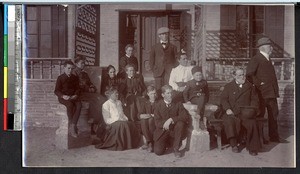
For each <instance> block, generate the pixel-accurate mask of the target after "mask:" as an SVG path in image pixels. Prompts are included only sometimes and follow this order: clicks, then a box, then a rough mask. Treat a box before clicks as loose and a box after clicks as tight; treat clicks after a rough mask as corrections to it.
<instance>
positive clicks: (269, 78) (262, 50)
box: [246, 37, 280, 142]
mask: <svg viewBox="0 0 300 174" xmlns="http://www.w3.org/2000/svg"><path fill="white" fill-rule="evenodd" d="M256 46H257V48H258V49H259V52H258V53H257V54H256V55H255V56H254V57H253V58H252V59H251V60H250V62H249V64H248V67H247V73H246V76H247V79H248V80H249V81H250V82H251V83H253V84H254V85H255V86H256V88H257V89H258V95H259V98H260V116H261V117H264V115H265V108H267V111H268V127H269V138H270V141H271V142H280V138H279V135H278V126H277V116H278V105H277V97H279V92H278V91H279V87H278V83H277V78H276V74H275V69H274V66H273V64H272V61H271V60H270V55H271V53H272V50H273V47H272V41H271V40H270V39H269V38H268V37H262V38H260V39H258V40H257V45H256Z"/></svg>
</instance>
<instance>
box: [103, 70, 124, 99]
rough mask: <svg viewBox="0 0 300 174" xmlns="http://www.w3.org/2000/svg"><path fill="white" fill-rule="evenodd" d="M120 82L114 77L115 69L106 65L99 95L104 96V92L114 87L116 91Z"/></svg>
mask: <svg viewBox="0 0 300 174" xmlns="http://www.w3.org/2000/svg"><path fill="white" fill-rule="evenodd" d="M119 82H120V80H119V79H118V78H117V76H116V68H115V67H114V66H112V65H108V66H107V68H106V70H105V73H104V74H103V76H102V81H101V94H102V95H104V96H105V91H106V90H107V89H109V88H110V87H112V86H114V87H116V88H117V89H118V85H119Z"/></svg>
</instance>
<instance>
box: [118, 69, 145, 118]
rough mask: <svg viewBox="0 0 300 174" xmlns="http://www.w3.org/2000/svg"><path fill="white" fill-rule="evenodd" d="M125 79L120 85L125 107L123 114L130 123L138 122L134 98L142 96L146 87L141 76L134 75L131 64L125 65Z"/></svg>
mask: <svg viewBox="0 0 300 174" xmlns="http://www.w3.org/2000/svg"><path fill="white" fill-rule="evenodd" d="M126 74H127V77H126V78H125V79H124V80H122V83H121V84H120V92H121V98H122V101H123V103H124V105H125V108H124V109H125V111H126V112H125V113H126V115H127V116H128V117H129V120H130V121H138V120H139V119H138V117H137V108H136V97H138V96H142V95H143V93H144V91H145V89H146V87H145V84H144V78H143V76H142V75H138V74H136V73H135V69H134V66H133V65H132V64H128V65H126Z"/></svg>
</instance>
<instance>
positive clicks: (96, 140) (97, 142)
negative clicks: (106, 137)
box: [92, 138, 103, 145]
mask: <svg viewBox="0 0 300 174" xmlns="http://www.w3.org/2000/svg"><path fill="white" fill-rule="evenodd" d="M97 144H103V141H102V140H101V139H100V138H93V140H92V145H97Z"/></svg>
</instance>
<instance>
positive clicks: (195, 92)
mask: <svg viewBox="0 0 300 174" xmlns="http://www.w3.org/2000/svg"><path fill="white" fill-rule="evenodd" d="M192 74H193V78H194V79H192V80H190V81H188V82H187V84H186V88H185V89H184V91H183V97H184V101H185V102H190V103H192V104H196V105H198V107H197V115H198V116H199V117H200V120H201V121H203V123H204V129H206V118H205V117H204V109H205V104H206V103H207V102H208V99H209V90H208V85H207V81H206V80H204V79H202V70H201V68H200V67H199V66H195V67H193V68H192Z"/></svg>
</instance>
